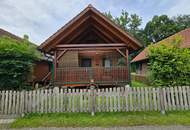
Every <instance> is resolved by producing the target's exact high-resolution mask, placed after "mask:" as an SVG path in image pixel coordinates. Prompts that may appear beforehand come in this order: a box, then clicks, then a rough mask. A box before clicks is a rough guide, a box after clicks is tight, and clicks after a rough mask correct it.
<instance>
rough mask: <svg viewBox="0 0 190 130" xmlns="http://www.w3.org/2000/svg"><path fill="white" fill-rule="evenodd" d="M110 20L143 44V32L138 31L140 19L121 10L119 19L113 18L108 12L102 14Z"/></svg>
mask: <svg viewBox="0 0 190 130" xmlns="http://www.w3.org/2000/svg"><path fill="white" fill-rule="evenodd" d="M104 15H105V16H107V17H108V18H109V19H110V20H112V21H113V22H114V23H116V24H117V25H118V26H120V27H121V28H122V29H123V30H125V31H128V32H129V33H131V34H132V35H133V36H134V37H135V38H137V39H138V40H140V41H141V42H144V40H143V37H144V35H143V33H142V32H143V31H142V29H140V26H141V24H142V18H141V17H139V16H138V15H137V14H131V15H129V13H128V12H127V11H125V10H122V12H121V15H120V16H119V17H115V18H114V17H113V16H112V15H111V13H110V12H108V13H104Z"/></svg>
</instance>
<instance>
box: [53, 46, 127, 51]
mask: <svg viewBox="0 0 190 130" xmlns="http://www.w3.org/2000/svg"><path fill="white" fill-rule="evenodd" d="M116 48H118V49H125V48H126V47H96V48H67V50H75V51H76V50H78V51H81V50H115V49H116ZM57 50H58V51H63V50H65V48H57Z"/></svg>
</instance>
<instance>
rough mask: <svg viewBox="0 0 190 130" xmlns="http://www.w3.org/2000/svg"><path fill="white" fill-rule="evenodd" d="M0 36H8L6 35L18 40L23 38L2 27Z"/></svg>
mask: <svg viewBox="0 0 190 130" xmlns="http://www.w3.org/2000/svg"><path fill="white" fill-rule="evenodd" d="M1 36H8V37H11V38H13V39H16V40H18V41H21V40H23V39H22V38H21V37H19V36H16V35H15V34H12V33H10V32H8V31H6V30H4V29H2V28H0V37H1Z"/></svg>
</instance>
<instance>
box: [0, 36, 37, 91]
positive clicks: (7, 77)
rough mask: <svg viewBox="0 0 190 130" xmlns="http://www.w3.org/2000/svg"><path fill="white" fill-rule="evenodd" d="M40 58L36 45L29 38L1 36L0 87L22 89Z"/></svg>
mask: <svg viewBox="0 0 190 130" xmlns="http://www.w3.org/2000/svg"><path fill="white" fill-rule="evenodd" d="M39 58H40V53H39V52H38V51H37V49H36V46H34V45H33V44H31V43H29V41H28V40H26V39H23V40H20V41H17V40H15V39H12V38H9V37H6V36H3V37H0V89H22V88H23V87H24V83H26V81H27V80H28V77H29V75H30V74H31V72H32V65H33V62H34V61H35V60H38V59H39Z"/></svg>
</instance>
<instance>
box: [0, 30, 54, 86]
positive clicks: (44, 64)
mask: <svg viewBox="0 0 190 130" xmlns="http://www.w3.org/2000/svg"><path fill="white" fill-rule="evenodd" d="M1 36H8V37H10V38H13V39H16V40H18V41H22V40H23V38H20V37H18V36H16V35H14V34H12V33H10V32H8V31H6V30H4V29H1V28H0V37H1ZM31 44H33V43H31ZM33 45H34V46H36V49H37V45H35V44H33ZM51 64H52V62H51V60H50V59H47V57H46V56H44V57H43V58H42V59H41V60H39V61H35V62H34V67H33V74H32V78H31V79H29V81H28V82H30V83H31V84H33V86H34V84H35V83H41V84H44V83H45V82H49V81H50V79H51V75H50V70H51Z"/></svg>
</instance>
